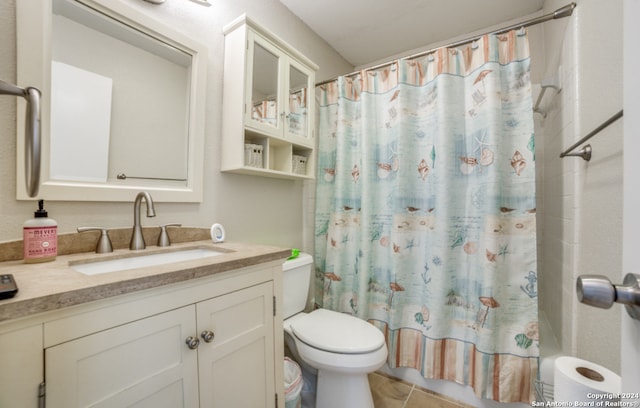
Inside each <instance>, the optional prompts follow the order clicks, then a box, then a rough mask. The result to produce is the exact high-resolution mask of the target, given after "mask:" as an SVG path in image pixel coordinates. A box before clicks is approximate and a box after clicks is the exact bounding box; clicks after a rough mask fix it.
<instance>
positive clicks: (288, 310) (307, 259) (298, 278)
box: [282, 252, 313, 319]
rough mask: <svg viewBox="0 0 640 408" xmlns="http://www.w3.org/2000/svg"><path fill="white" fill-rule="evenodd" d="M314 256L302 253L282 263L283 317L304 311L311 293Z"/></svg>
mask: <svg viewBox="0 0 640 408" xmlns="http://www.w3.org/2000/svg"><path fill="white" fill-rule="evenodd" d="M312 269H313V257H312V256H311V255H309V254H305V253H302V252H301V253H300V255H298V257H297V258H294V259H291V260H288V261H285V262H284V264H283V265H282V289H283V290H282V303H283V306H282V318H283V319H286V318H287V317H290V316H293V315H294V314H296V313H298V312H302V311H304V308H305V306H306V305H307V296H308V294H309V282H310V281H311V275H312Z"/></svg>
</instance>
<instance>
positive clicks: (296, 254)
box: [287, 248, 300, 261]
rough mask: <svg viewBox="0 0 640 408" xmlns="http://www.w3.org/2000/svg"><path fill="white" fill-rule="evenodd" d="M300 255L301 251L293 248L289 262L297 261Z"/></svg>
mask: <svg viewBox="0 0 640 408" xmlns="http://www.w3.org/2000/svg"><path fill="white" fill-rule="evenodd" d="M298 255H300V250H299V249H298V248H292V249H291V256H290V257H288V258H287V261H289V260H291V259H296V258H297V257H298Z"/></svg>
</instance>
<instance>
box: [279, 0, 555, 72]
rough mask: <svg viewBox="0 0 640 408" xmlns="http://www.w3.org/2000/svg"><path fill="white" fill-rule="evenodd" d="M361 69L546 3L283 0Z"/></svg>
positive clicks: (524, 0) (528, 0)
mask: <svg viewBox="0 0 640 408" xmlns="http://www.w3.org/2000/svg"><path fill="white" fill-rule="evenodd" d="M280 2H281V3H282V4H284V5H285V6H286V7H287V8H288V9H289V10H291V11H292V12H293V13H294V14H295V15H297V16H298V17H299V18H300V19H301V20H302V21H304V22H305V23H306V24H307V25H308V26H309V27H311V29H312V30H313V31H315V32H316V33H317V34H318V35H319V36H320V37H322V38H323V39H324V40H325V41H327V43H329V45H330V46H331V47H333V48H334V49H335V50H336V51H338V52H339V53H340V55H342V56H343V57H344V58H345V59H346V60H347V61H348V62H349V63H351V64H352V65H354V66H356V67H358V66H363V65H368V64H371V63H374V62H380V61H381V60H385V59H388V58H389V57H392V56H395V55H397V54H401V53H405V52H407V51H411V50H415V49H417V48H420V47H424V46H426V45H429V44H434V43H438V42H442V41H445V40H448V39H451V38H455V37H458V36H460V35H462V34H466V33H471V32H474V31H478V30H482V29H486V28H488V27H492V26H495V25H498V24H501V23H503V22H506V21H510V20H513V19H516V18H518V17H522V16H526V15H529V14H531V13H534V12H536V11H539V10H541V9H542V6H543V3H544V0H315V1H311V0H280Z"/></svg>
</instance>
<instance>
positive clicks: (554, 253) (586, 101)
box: [536, 0, 622, 372]
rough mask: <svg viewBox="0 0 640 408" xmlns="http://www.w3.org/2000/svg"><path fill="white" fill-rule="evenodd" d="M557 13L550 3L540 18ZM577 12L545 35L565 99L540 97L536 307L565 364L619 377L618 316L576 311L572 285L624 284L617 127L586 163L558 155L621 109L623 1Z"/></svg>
mask: <svg viewBox="0 0 640 408" xmlns="http://www.w3.org/2000/svg"><path fill="white" fill-rule="evenodd" d="M564 4H566V2H565V1H564V0H547V1H546V2H545V11H547V12H550V11H553V10H555V9H556V8H558V7H560V6H563V5H564ZM577 4H578V7H577V8H576V10H575V11H574V16H573V17H572V18H571V19H567V24H547V25H546V26H545V48H546V53H545V57H546V61H545V63H546V73H547V75H550V74H551V73H552V72H554V70H555V68H557V67H558V66H560V67H561V72H562V92H561V93H560V94H558V95H557V96H554V95H555V92H554V91H549V92H548V93H549V94H550V96H549V97H545V100H544V106H545V108H546V109H547V110H549V114H548V116H547V118H546V119H544V120H542V121H541V122H539V123H541V124H542V133H541V134H540V135H539V136H540V137H538V138H537V140H540V139H542V144H543V147H542V155H541V156H542V160H539V161H538V168H539V180H538V184H539V188H538V191H539V194H540V195H541V197H540V201H541V204H542V205H541V206H539V218H540V223H539V224H540V225H541V228H540V231H539V234H540V236H539V239H540V242H541V259H540V268H539V271H540V275H539V278H540V293H541V295H540V304H541V310H542V311H543V312H544V314H545V315H546V316H547V318H548V320H549V323H550V324H551V327H552V329H553V331H554V332H555V335H556V338H557V339H558V342H559V344H560V347H561V349H562V352H563V353H564V354H567V355H573V356H576V357H579V358H583V359H586V360H590V361H593V362H595V363H598V364H601V365H603V366H606V367H608V368H610V369H611V370H613V371H616V372H619V370H620V346H619V340H618V339H619V333H620V311H619V310H618V309H617V308H618V307H619V306H614V309H613V310H601V309H596V308H592V307H588V306H585V305H582V304H580V303H578V301H577V297H576V294H575V281H576V278H577V276H578V275H581V274H599V275H606V276H608V277H609V278H610V279H611V280H612V281H613V282H614V283H617V281H619V280H620V278H619V277H620V276H622V274H621V262H622V261H621V259H622V248H621V247H622V121H618V122H616V123H614V124H613V125H611V126H610V127H609V128H607V129H606V130H604V131H602V132H601V133H600V134H598V135H597V136H595V137H594V138H592V139H591V140H590V141H589V142H588V143H590V144H591V146H592V147H593V158H592V159H591V161H590V162H588V163H587V162H585V161H583V160H582V159H580V158H573V157H567V158H564V159H560V158H559V157H558V155H559V154H560V152H561V151H563V150H564V149H566V148H567V147H569V146H571V145H572V144H573V143H575V142H576V141H578V140H579V139H580V138H582V137H583V136H585V135H586V134H587V133H589V132H590V131H591V130H593V129H594V128H596V127H597V126H599V125H600V124H601V123H602V122H604V121H605V120H606V119H608V118H609V117H610V116H612V115H613V114H614V113H616V112H618V111H619V110H620V109H622V1H621V0H615V1H608V2H602V1H599V0H578V1H577ZM536 116H538V115H536ZM539 147H540V146H539ZM541 164H542V166H540V165H541ZM542 341H543V342H544V341H545V339H543V340H542Z"/></svg>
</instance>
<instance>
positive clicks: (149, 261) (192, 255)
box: [69, 248, 225, 275]
mask: <svg viewBox="0 0 640 408" xmlns="http://www.w3.org/2000/svg"><path fill="white" fill-rule="evenodd" d="M224 253H225V252H220V251H216V250H215V249H212V248H188V249H182V250H177V251H172V252H160V253H153V254H140V255H134V256H130V257H127V258H119V259H107V260H102V261H95V262H86V263H85V262H83V263H73V264H70V265H69V266H70V267H71V268H72V269H75V270H76V271H78V272H81V273H84V274H85V275H98V274H101V273H109V272H117V271H124V270H127V269H136V268H144V267H147V266H155V265H164V264H169V263H175V262H182V261H191V260H194V259H202V258H208V257H212V256H218V255H222V254H224Z"/></svg>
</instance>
